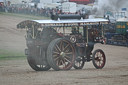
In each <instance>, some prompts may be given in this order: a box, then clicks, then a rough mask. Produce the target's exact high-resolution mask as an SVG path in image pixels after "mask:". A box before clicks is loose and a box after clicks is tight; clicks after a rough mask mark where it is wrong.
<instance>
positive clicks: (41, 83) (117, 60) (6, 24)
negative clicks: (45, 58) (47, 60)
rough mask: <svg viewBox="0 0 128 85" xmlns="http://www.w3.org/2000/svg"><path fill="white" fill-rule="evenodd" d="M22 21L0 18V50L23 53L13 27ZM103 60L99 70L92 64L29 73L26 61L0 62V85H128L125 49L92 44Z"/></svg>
mask: <svg viewBox="0 0 128 85" xmlns="http://www.w3.org/2000/svg"><path fill="white" fill-rule="evenodd" d="M23 20H25V19H23V18H18V17H15V16H8V15H0V49H5V50H9V51H14V52H21V53H23V52H24V48H25V47H26V46H25V38H24V36H25V32H24V31H22V30H18V29H17V28H16V25H17V24H18V23H19V22H21V21H23ZM98 48H101V49H103V50H104V52H105V54H106V58H107V62H106V65H105V67H104V68H103V69H100V70H98V69H95V68H94V66H93V65H92V62H89V63H85V66H84V68H83V69H82V70H75V69H74V68H72V69H71V70H69V71H54V70H53V69H50V71H41V72H36V71H34V70H32V69H31V68H30V67H29V65H28V63H27V61H26V59H14V60H13V59H11V60H0V85H128V48H127V47H121V46H112V45H101V44H96V45H95V49H98Z"/></svg>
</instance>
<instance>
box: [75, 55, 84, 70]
mask: <svg viewBox="0 0 128 85" xmlns="http://www.w3.org/2000/svg"><path fill="white" fill-rule="evenodd" d="M84 63H85V61H84V56H78V57H77V58H76V60H75V64H74V68H75V69H82V68H83V67H84Z"/></svg>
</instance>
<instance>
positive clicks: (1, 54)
mask: <svg viewBox="0 0 128 85" xmlns="http://www.w3.org/2000/svg"><path fill="white" fill-rule="evenodd" d="M25 58H26V56H25V55H24V54H22V53H17V52H11V51H7V50H3V49H0V60H12V59H25Z"/></svg>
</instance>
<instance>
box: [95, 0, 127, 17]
mask: <svg viewBox="0 0 128 85" xmlns="http://www.w3.org/2000/svg"><path fill="white" fill-rule="evenodd" d="M127 6H128V0H98V2H97V3H96V5H95V6H94V7H93V14H96V15H103V14H104V13H105V12H106V11H114V12H119V11H121V8H127ZM127 10H128V9H127Z"/></svg>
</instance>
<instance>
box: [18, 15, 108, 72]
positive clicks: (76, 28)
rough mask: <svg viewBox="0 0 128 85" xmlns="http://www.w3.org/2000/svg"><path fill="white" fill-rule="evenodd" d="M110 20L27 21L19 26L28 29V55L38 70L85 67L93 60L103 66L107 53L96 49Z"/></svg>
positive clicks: (98, 65)
mask: <svg viewBox="0 0 128 85" xmlns="http://www.w3.org/2000/svg"><path fill="white" fill-rule="evenodd" d="M70 17H71V16H70ZM107 23H108V21H107V20H106V19H80V20H78V19H68V20H61V19H60V20H33V21H30V20H27V21H23V22H21V23H19V24H18V25H17V28H20V29H26V32H27V33H26V34H27V35H26V44H27V47H28V48H27V49H25V54H26V55H27V60H28V63H29V65H30V67H31V68H32V69H34V70H36V71H47V70H49V69H50V68H53V69H54V70H69V69H71V68H72V67H74V68H75V69H82V68H83V66H84V63H85V62H89V61H92V62H93V65H94V66H95V67H96V68H97V69H102V68H103V67H104V65H105V62H106V58H105V54H104V52H103V51H102V50H101V49H97V50H95V51H94V52H93V53H92V50H93V48H94V44H95V43H97V42H100V40H101V39H102V37H103V36H102V34H103V31H102V28H103V27H104V25H106V24H107Z"/></svg>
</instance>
